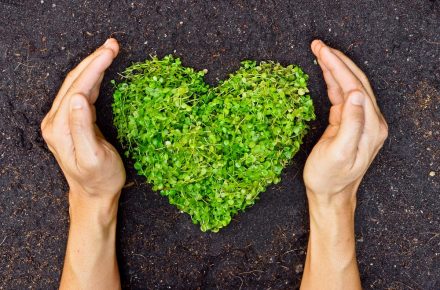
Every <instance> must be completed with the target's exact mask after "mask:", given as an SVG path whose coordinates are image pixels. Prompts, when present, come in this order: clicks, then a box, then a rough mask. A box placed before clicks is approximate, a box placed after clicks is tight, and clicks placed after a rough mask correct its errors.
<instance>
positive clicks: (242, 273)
mask: <svg viewBox="0 0 440 290" xmlns="http://www.w3.org/2000/svg"><path fill="white" fill-rule="evenodd" d="M255 272H258V273H263V272H264V271H262V270H252V271H247V272H241V273H238V274H237V275H246V274H255Z"/></svg>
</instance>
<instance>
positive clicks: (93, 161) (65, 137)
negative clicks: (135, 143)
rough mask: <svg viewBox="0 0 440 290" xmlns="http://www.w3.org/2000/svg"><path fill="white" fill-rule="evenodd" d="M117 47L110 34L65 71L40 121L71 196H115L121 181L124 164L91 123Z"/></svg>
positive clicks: (112, 197)
mask: <svg viewBox="0 0 440 290" xmlns="http://www.w3.org/2000/svg"><path fill="white" fill-rule="evenodd" d="M118 52H119V45H118V43H117V41H116V40H115V39H109V40H107V41H106V42H105V44H104V45H103V46H101V47H100V48H98V49H97V50H96V51H95V52H94V53H93V54H91V55H90V56H88V57H87V58H86V59H85V60H83V61H82V62H81V63H80V64H79V65H78V66H77V67H76V68H75V69H74V70H72V71H71V72H69V74H68V75H67V78H66V79H65V81H64V83H63V85H62V86H61V89H60V91H59V92H58V94H57V96H56V98H55V100H54V102H53V105H52V108H51V110H50V111H49V113H48V114H47V116H46V117H45V118H44V120H43V122H42V123H41V130H42V133H43V137H44V140H45V141H46V142H47V145H48V147H49V149H50V151H52V153H53V154H54V155H55V158H56V159H57V161H58V164H59V165H60V167H61V169H62V170H63V173H64V175H65V176H66V179H67V182H68V184H69V186H70V195H78V197H83V198H92V199H99V200H103V199H105V200H114V199H115V198H116V199H117V198H118V197H119V194H120V191H121V189H122V186H123V185H124V182H125V170H124V166H123V163H122V161H121V158H120V156H119V154H118V152H117V151H116V150H115V148H114V147H113V146H112V145H111V144H110V143H108V142H107V141H106V140H105V139H104V136H103V135H102V134H101V132H100V131H99V128H98V127H97V126H96V124H95V121H96V113H95V107H94V103H95V101H96V99H97V97H98V94H99V89H100V86H101V81H102V79H103V77H104V72H105V70H106V69H107V68H108V67H109V66H110V64H111V63H112V61H113V59H114V58H115V57H116V56H117V54H118ZM71 197H72V196H71Z"/></svg>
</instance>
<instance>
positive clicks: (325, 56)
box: [315, 41, 365, 99]
mask: <svg viewBox="0 0 440 290" xmlns="http://www.w3.org/2000/svg"><path fill="white" fill-rule="evenodd" d="M315 52H316V54H317V56H318V61H320V62H322V64H323V65H325V67H326V68H327V69H328V70H329V71H330V73H331V75H332V76H333V78H334V79H335V81H336V82H337V83H338V85H339V86H340V88H341V90H342V92H343V95H344V99H346V98H347V96H348V94H349V93H350V92H351V91H354V90H362V91H363V90H365V89H364V87H363V85H362V83H361V82H360V81H359V79H358V78H357V77H356V76H355V75H354V74H353V72H352V71H351V70H350V69H349V68H348V67H347V65H346V64H345V63H344V62H343V61H342V60H341V59H340V58H339V57H337V56H336V55H335V54H334V53H333V52H332V50H331V48H330V47H328V46H326V45H325V44H324V43H323V42H322V41H318V44H316V47H315Z"/></svg>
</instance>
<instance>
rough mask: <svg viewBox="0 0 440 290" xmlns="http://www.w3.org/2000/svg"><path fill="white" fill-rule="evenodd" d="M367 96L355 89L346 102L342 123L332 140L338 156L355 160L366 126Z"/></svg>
mask: <svg viewBox="0 0 440 290" xmlns="http://www.w3.org/2000/svg"><path fill="white" fill-rule="evenodd" d="M366 98H367V96H366V95H365V94H363V93H362V92H360V91H353V92H352V93H350V95H349V96H348V98H347V101H346V102H345V103H344V108H343V110H342V117H341V125H340V127H339V130H338V133H337V135H336V137H335V139H334V141H333V142H332V146H334V152H336V153H335V155H336V157H337V158H339V157H341V156H343V157H344V159H346V160H354V159H355V158H356V153H357V150H358V145H359V141H360V139H361V136H362V134H363V132H364V127H365V102H366Z"/></svg>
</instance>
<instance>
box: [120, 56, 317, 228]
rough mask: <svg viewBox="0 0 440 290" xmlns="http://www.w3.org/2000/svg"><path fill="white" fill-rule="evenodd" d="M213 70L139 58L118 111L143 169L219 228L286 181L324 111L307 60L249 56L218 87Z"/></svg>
mask: <svg viewBox="0 0 440 290" xmlns="http://www.w3.org/2000/svg"><path fill="white" fill-rule="evenodd" d="M205 73H206V71H194V69H192V68H188V67H184V66H182V64H181V61H180V59H178V58H174V57H173V56H171V55H170V56H166V57H164V58H163V59H158V58H157V57H154V58H152V59H151V60H147V61H145V62H144V63H136V64H133V65H132V66H130V67H129V68H127V69H126V70H125V72H124V73H123V77H122V81H121V82H120V83H116V82H114V81H113V84H114V85H115V92H114V103H113V112H114V124H115V126H116V127H117V129H118V135H119V139H120V141H121V142H122V143H123V144H124V145H125V147H126V149H127V151H126V155H127V156H131V157H132V158H133V159H134V161H135V163H134V167H135V169H136V170H137V171H138V173H139V174H141V175H144V176H145V177H146V178H147V180H148V182H149V183H151V184H152V185H153V189H154V190H159V191H160V192H161V194H162V195H164V196H167V197H168V199H169V202H170V203H171V204H174V205H176V206H177V207H178V208H179V209H180V210H182V211H184V212H186V213H188V214H189V215H191V217H192V220H193V222H194V223H199V224H200V226H201V230H202V231H206V230H211V231H213V232H217V231H218V230H219V229H220V228H222V227H224V226H226V225H227V224H229V222H230V221H231V218H232V216H233V215H234V214H236V213H237V212H238V211H240V210H244V209H245V208H246V207H247V206H250V205H252V204H254V202H255V200H256V199H257V198H258V195H259V193H260V192H262V191H264V190H265V189H266V187H267V186H268V185H269V184H271V183H278V182H279V181H280V175H281V171H282V169H283V168H284V167H285V166H286V165H287V163H288V162H289V160H290V159H291V158H292V157H293V156H294V155H295V153H296V152H297V151H298V149H299V147H300V144H301V142H302V141H301V140H302V137H303V136H304V134H305V133H306V130H307V128H308V127H307V125H306V121H310V120H312V119H314V117H315V115H314V112H313V103H312V100H311V99H310V96H309V95H308V92H309V91H308V89H307V79H308V76H307V75H306V74H304V72H303V71H302V70H301V69H300V68H299V67H297V66H292V65H289V66H287V67H283V66H281V65H280V64H278V63H274V62H260V63H259V64H258V65H257V63H256V62H255V61H243V62H242V65H241V67H240V69H239V70H238V71H237V72H235V73H234V74H231V75H230V77H229V78H228V79H227V80H225V81H223V82H221V83H220V84H219V85H218V86H217V87H211V86H209V85H208V84H206V83H205V81H204V75H205Z"/></svg>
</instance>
